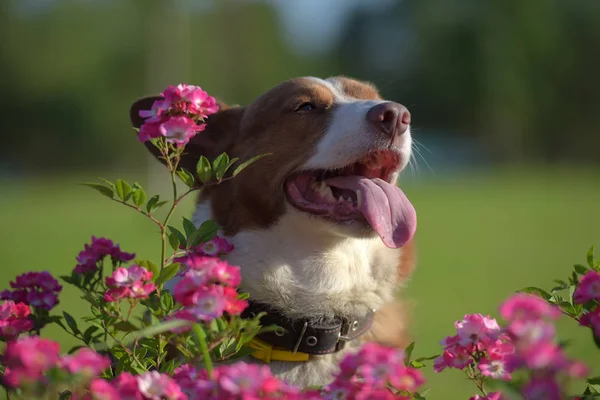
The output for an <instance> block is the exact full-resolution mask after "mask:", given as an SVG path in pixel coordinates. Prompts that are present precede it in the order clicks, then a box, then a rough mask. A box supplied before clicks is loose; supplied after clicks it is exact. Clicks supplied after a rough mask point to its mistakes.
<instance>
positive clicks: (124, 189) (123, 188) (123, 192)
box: [115, 179, 131, 201]
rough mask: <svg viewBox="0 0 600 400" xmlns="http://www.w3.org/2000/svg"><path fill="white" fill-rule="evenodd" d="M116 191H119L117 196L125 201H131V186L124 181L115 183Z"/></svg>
mask: <svg viewBox="0 0 600 400" xmlns="http://www.w3.org/2000/svg"><path fill="white" fill-rule="evenodd" d="M115 190H116V191H117V196H119V198H120V199H121V200H123V201H127V200H129V197H131V186H130V185H129V183H127V182H125V181H124V180H122V179H117V180H116V181H115Z"/></svg>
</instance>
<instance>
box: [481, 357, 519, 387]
mask: <svg viewBox="0 0 600 400" xmlns="http://www.w3.org/2000/svg"><path fill="white" fill-rule="evenodd" d="M477 367H478V368H479V370H480V371H481V374H482V375H483V376H489V377H490V378H492V379H500V380H503V381H508V380H510V372H512V371H511V370H508V369H507V365H506V364H505V362H504V360H503V359H502V358H496V357H494V358H491V357H490V359H487V358H484V359H482V360H480V361H479V364H478V365H477Z"/></svg>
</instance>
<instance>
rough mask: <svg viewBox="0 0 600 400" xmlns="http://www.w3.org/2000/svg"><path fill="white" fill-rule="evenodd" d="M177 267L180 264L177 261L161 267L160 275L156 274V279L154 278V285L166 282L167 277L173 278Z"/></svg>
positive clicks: (177, 269)
mask: <svg viewBox="0 0 600 400" xmlns="http://www.w3.org/2000/svg"><path fill="white" fill-rule="evenodd" d="M179 267H180V264H179V263H173V264H171V265H167V266H166V267H165V268H163V270H162V271H160V275H159V276H158V279H157V280H156V285H157V286H158V285H162V284H163V283H165V282H167V281H168V280H169V279H171V278H173V277H174V276H175V275H176V274H177V271H179Z"/></svg>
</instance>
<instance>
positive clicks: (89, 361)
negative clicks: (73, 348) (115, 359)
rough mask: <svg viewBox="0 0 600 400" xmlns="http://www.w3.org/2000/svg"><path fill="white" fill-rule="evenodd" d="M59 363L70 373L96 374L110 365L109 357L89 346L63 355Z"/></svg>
mask: <svg viewBox="0 0 600 400" xmlns="http://www.w3.org/2000/svg"><path fill="white" fill-rule="evenodd" d="M60 365H61V366H62V367H63V368H65V369H66V370H67V371H69V372H70V373H72V374H83V375H87V376H97V375H98V374H100V372H102V371H103V370H105V369H106V368H108V367H110V359H108V358H107V357H104V356H101V355H100V354H98V353H96V352H95V351H93V350H92V349H90V348H87V347H83V348H81V349H79V350H78V351H77V353H75V354H73V355H67V356H64V357H63V358H62V359H61V360H60Z"/></svg>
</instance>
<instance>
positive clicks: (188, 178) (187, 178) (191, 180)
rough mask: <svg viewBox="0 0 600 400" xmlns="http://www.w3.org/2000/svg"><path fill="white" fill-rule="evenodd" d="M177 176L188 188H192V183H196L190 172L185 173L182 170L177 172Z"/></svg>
mask: <svg viewBox="0 0 600 400" xmlns="http://www.w3.org/2000/svg"><path fill="white" fill-rule="evenodd" d="M177 176H178V177H179V178H180V179H181V180H182V181H183V183H185V184H186V185H188V186H189V187H192V186H194V183H195V182H196V179H195V178H194V175H192V173H191V172H189V171H186V170H185V169H183V168H180V169H178V170H177Z"/></svg>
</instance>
